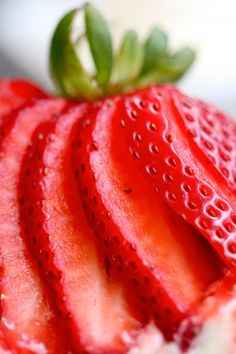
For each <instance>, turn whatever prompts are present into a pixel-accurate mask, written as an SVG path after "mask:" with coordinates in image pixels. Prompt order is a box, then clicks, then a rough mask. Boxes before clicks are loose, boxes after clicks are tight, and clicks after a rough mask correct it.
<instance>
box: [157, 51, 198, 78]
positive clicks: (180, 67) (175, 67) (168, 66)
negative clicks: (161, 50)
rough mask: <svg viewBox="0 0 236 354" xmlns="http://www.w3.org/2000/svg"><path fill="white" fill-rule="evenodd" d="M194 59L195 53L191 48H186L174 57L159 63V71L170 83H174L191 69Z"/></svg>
mask: <svg viewBox="0 0 236 354" xmlns="http://www.w3.org/2000/svg"><path fill="white" fill-rule="evenodd" d="M194 59H195V52H194V51H193V50H192V49H191V48H189V47H184V48H182V49H180V50H179V51H177V52H176V53H174V54H173V55H172V56H167V57H165V58H163V60H162V61H161V62H160V63H159V70H160V72H161V73H162V75H163V76H164V75H165V76H166V77H167V78H168V82H174V81H177V80H179V79H180V78H181V76H182V75H183V74H184V73H185V72H186V71H187V70H188V69H189V68H190V66H191V65H192V63H193V62H194Z"/></svg>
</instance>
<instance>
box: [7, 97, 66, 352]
mask: <svg viewBox="0 0 236 354" xmlns="http://www.w3.org/2000/svg"><path fill="white" fill-rule="evenodd" d="M66 106H67V104H66V103H65V102H64V101H63V100H57V99H55V100H54V99H50V100H46V99H45V100H42V101H38V102H37V103H35V104H34V105H33V106H31V107H29V108H24V109H23V110H20V111H18V112H15V114H14V115H12V116H11V118H12V121H10V120H9V121H6V122H5V123H4V125H5V128H6V129H4V131H8V134H7V135H3V136H1V137H0V138H1V141H0V156H1V159H0V205H1V207H0V220H1V223H0V237H1V243H0V254H1V279H0V292H1V330H2V332H3V333H4V335H5V339H6V341H7V343H10V345H11V349H13V350H15V351H16V352H17V353H28V352H29V353H31V352H34V353H45V352H51V353H55V352H58V353H61V352H64V350H65V348H64V344H63V340H61V332H59V330H58V328H57V327H58V323H57V320H56V318H55V315H54V314H53V312H52V307H51V305H50V301H49V300H48V296H47V292H46V290H45V288H44V286H43V284H42V281H41V279H40V277H39V274H38V270H37V265H36V264H35V262H34V260H33V259H32V257H31V255H30V253H29V251H28V249H27V247H26V245H25V243H24V242H23V239H22V235H21V233H22V230H21V225H20V219H19V217H20V210H19V204H18V202H19V200H18V180H19V173H20V167H21V163H22V160H23V156H24V154H25V152H26V150H27V148H28V146H30V144H31V136H32V134H33V131H34V129H35V128H36V127H37V125H38V124H40V123H42V122H45V121H49V120H51V119H53V117H57V115H58V114H60V113H61V112H62V111H63V109H65V107H66ZM54 119H55V118H54ZM8 125H9V127H10V128H9V129H8V128H7V126H8ZM20 203H21V201H20ZM28 212H29V213H31V212H32V209H29V210H28Z"/></svg>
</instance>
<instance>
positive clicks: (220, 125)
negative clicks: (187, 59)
mask: <svg viewBox="0 0 236 354" xmlns="http://www.w3.org/2000/svg"><path fill="white" fill-rule="evenodd" d="M172 100H173V103H174V106H175V109H176V113H177V118H178V119H179V122H180V124H181V125H184V127H185V129H186V133H187V134H188V136H189V137H190V138H191V141H192V142H191V144H193V149H195V153H196V154H197V153H199V154H200V155H202V154H204V155H205V156H206V158H207V160H209V163H211V164H213V165H214V166H215V167H216V170H217V171H218V172H219V174H220V175H221V177H223V178H220V177H218V178H219V183H222V181H223V179H224V180H225V181H226V182H227V184H228V187H229V188H230V189H232V190H233V191H234V192H235V190H236V188H235V183H236V150H235V148H234V147H235V145H236V125H235V122H234V121H233V120H232V119H231V118H230V117H228V116H227V115H225V114H223V113H221V112H220V111H218V110H217V109H216V108H215V107H213V106H212V105H210V104H207V103H205V102H202V101H199V100H197V99H193V98H190V97H188V96H186V95H184V94H182V93H181V92H180V91H179V90H175V91H174V92H173V95H172ZM194 142H195V144H194Z"/></svg>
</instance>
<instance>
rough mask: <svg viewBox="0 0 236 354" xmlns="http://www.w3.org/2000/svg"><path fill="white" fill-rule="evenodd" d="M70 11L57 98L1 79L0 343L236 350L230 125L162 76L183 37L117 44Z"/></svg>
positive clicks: (93, 19) (111, 349)
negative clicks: (84, 50) (85, 52)
mask: <svg viewBox="0 0 236 354" xmlns="http://www.w3.org/2000/svg"><path fill="white" fill-rule="evenodd" d="M80 11H82V13H83V14H84V27H85V28H84V32H83V31H80V32H79V33H77V32H78V31H77V29H76V28H74V19H75V16H76V15H77V11H76V10H73V11H71V12H69V13H68V14H67V15H65V16H64V17H63V18H62V20H61V21H60V22H59V24H58V26H57V29H56V31H55V33H54V35H53V38H52V45H51V48H50V69H51V73H52V76H53V79H54V81H55V83H56V85H57V88H58V90H59V91H60V93H61V94H62V96H63V97H64V98H63V99H62V98H56V97H54V98H52V97H49V96H47V94H45V93H44V92H43V91H42V90H41V89H40V88H37V86H35V85H34V84H31V83H29V82H26V81H22V80H13V81H11V80H8V79H6V80H0V354H18V353H19V354H33V353H35V354H143V353H144V354H166V353H168V354H170V353H173V354H180V353H181V354H183V353H188V354H196V353H202V354H203V353H204V354H208V353H214V354H234V353H235V348H236V340H235V338H236V331H235V328H236V315H235V314H236V297H235V296H236V295H235V294H236V290H235V284H236V278H235V276H236V236H235V235H236V199H235V190H236V189H235V183H236V125H235V122H234V121H233V120H231V119H230V118H229V117H227V116H225V115H224V114H222V113H221V112H218V111H217V110H216V109H215V108H214V107H212V106H211V105H209V104H206V103H204V102H202V101H199V100H197V99H192V98H189V97H187V96H186V95H184V94H182V93H181V92H180V91H179V90H178V89H177V88H175V87H174V86H170V85H157V84H160V83H161V82H175V81H176V80H178V79H179V78H180V77H181V76H182V75H183V74H184V73H185V71H186V70H187V69H188V68H189V67H190V65H191V63H192V61H193V59H194V52H193V51H192V50H191V49H190V48H188V47H186V48H183V49H181V50H179V51H177V52H175V53H173V52H170V51H169V48H168V46H167V36H166V35H165V33H163V32H162V31H161V30H160V29H158V28H154V29H153V30H152V31H151V33H150V34H149V36H148V37H147V38H146V40H145V41H144V42H142V41H140V40H139V38H138V36H137V34H136V33H135V32H134V31H128V32H127V33H126V34H125V36H124V38H123V40H122V42H121V45H120V48H119V50H118V52H117V53H114V52H113V48H112V42H111V36H110V32H109V30H108V27H107V24H106V22H105V20H104V19H103V17H102V16H101V14H100V13H99V12H98V11H97V10H96V9H95V8H93V7H92V6H91V5H89V4H85V5H84V6H83V7H82V8H81V9H80ZM71 32H73V33H71ZM72 34H73V35H72ZM82 37H83V41H84V39H85V40H87V42H88V43H87V44H88V48H89V50H90V52H91V55H92V59H93V63H94V70H95V72H93V73H91V75H90V73H89V72H88V70H87V69H86V68H84V67H83V64H82V61H81V60H80V57H79V55H80V52H79V51H78V46H79V45H80V43H81V41H80V38H82ZM74 38H76V42H75V43H74ZM77 39H79V40H77ZM142 86H146V88H144V89H143V88H142ZM108 96H109V98H107V97H108ZM67 98H68V99H67ZM69 98H72V99H73V101H71V100H69ZM76 101H78V102H80V103H78V102H76ZM212 333H213V334H212ZM208 338H209V339H208Z"/></svg>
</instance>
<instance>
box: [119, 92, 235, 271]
mask: <svg viewBox="0 0 236 354" xmlns="http://www.w3.org/2000/svg"><path fill="white" fill-rule="evenodd" d="M181 100H182V103H181ZM186 101H187V98H186V97H185V98H184V101H183V96H182V95H181V94H178V92H177V91H176V89H173V88H171V87H168V86H162V87H155V86H154V87H151V88H148V89H146V90H143V91H140V92H138V93H134V94H133V95H130V96H127V97H124V98H123V100H121V101H120V115H121V117H122V118H121V121H122V125H123V127H124V129H123V132H124V134H125V135H126V143H127V148H128V149H129V150H130V151H131V152H132V156H133V160H135V161H136V163H137V166H138V167H139V169H140V170H141V171H142V173H143V175H144V176H145V178H146V179H147V180H148V181H149V184H150V185H151V186H152V188H154V189H155V190H156V192H157V194H158V193H159V195H160V196H161V197H162V198H163V199H164V200H165V202H166V203H167V204H168V205H169V206H171V208H172V209H174V210H175V211H176V212H177V213H178V214H180V215H182V217H183V218H184V219H185V220H187V221H188V222H189V223H190V224H192V225H193V226H194V227H195V228H196V229H198V230H199V231H200V232H201V233H202V234H203V235H204V236H205V237H206V238H207V240H208V241H209V242H210V243H211V244H212V246H213V247H214V248H215V249H216V250H217V252H218V253H219V255H220V256H221V257H222V259H223V260H224V261H225V262H226V263H227V264H228V265H229V266H230V267H231V268H232V270H233V271H234V272H235V271H236V239H235V225H236V203H235V198H234V194H233V193H232V186H231V187H229V183H230V180H228V181H229V183H228V182H226V180H225V176H224V177H223V176H222V173H220V171H219V169H218V167H217V164H215V165H214V164H212V163H209V156H210V155H208V154H207V153H206V152H205V151H206V150H207V148H206V146H208V143H207V140H206V137H204V139H205V140H204V139H199V141H201V143H200V142H198V143H196V141H194V140H193V138H194V136H195V132H194V131H189V128H188V129H187V125H188V123H185V124H184V123H183V119H185V120H191V119H192V118H191V119H190V113H189V112H185V114H184V115H183V112H182V111H183V110H185V109H190V108H188V107H187V105H188V103H187V102H186ZM190 101H191V111H192V112H193V115H191V117H193V116H199V114H200V113H199V112H202V115H203V116H204V117H205V118H202V119H201V122H202V124H203V121H204V120H207V119H209V116H208V115H209V113H207V112H208V111H207V110H206V109H205V108H206V105H205V106H204V105H203V104H201V103H198V101H193V100H190ZM180 106H181V109H180ZM199 106H200V108H199ZM203 106H204V107H205V108H204V110H201V109H202V107H203ZM186 107H187V108H186ZM184 116H185V118H184ZM213 116H214V119H215V120H214V122H217V123H213V124H216V127H218V128H217V131H216V133H214V134H213V133H212V136H211V137H210V138H209V139H212V141H214V142H215V146H219V144H220V143H219V141H222V142H223V141H224V142H225V136H224V130H225V129H226V128H225V127H224V129H223V126H224V125H227V131H228V130H231V129H232V131H233V129H235V127H234V125H233V123H231V125H228V123H227V124H226V123H225V122H226V121H227V118H222V115H218V114H216V113H215V114H213V110H212V109H211V121H212V122H213ZM196 124H197V123H196ZM204 124H205V123H204ZM210 124H212V123H210ZM196 130H197V128H196ZM137 134H138V135H139V137H140V138H139V139H137V138H136V136H137ZM197 134H198V135H199V136H200V135H201V134H203V133H201V131H200V129H199V132H198V133H197ZM207 134H208V135H209V133H207ZM232 139H233V138H231V140H230V141H231V143H232ZM203 145H204V146H205V148H204V150H203V149H202V147H203ZM209 146H210V140H209ZM222 147H223V143H222ZM136 156H138V158H137V157H136ZM219 156H220V153H219V154H216V158H217V159H216V160H218V162H219V164H220V163H221V162H222V161H221V160H222V158H221V159H220V158H219ZM229 168H230V167H229ZM221 172H222V170H221Z"/></svg>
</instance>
